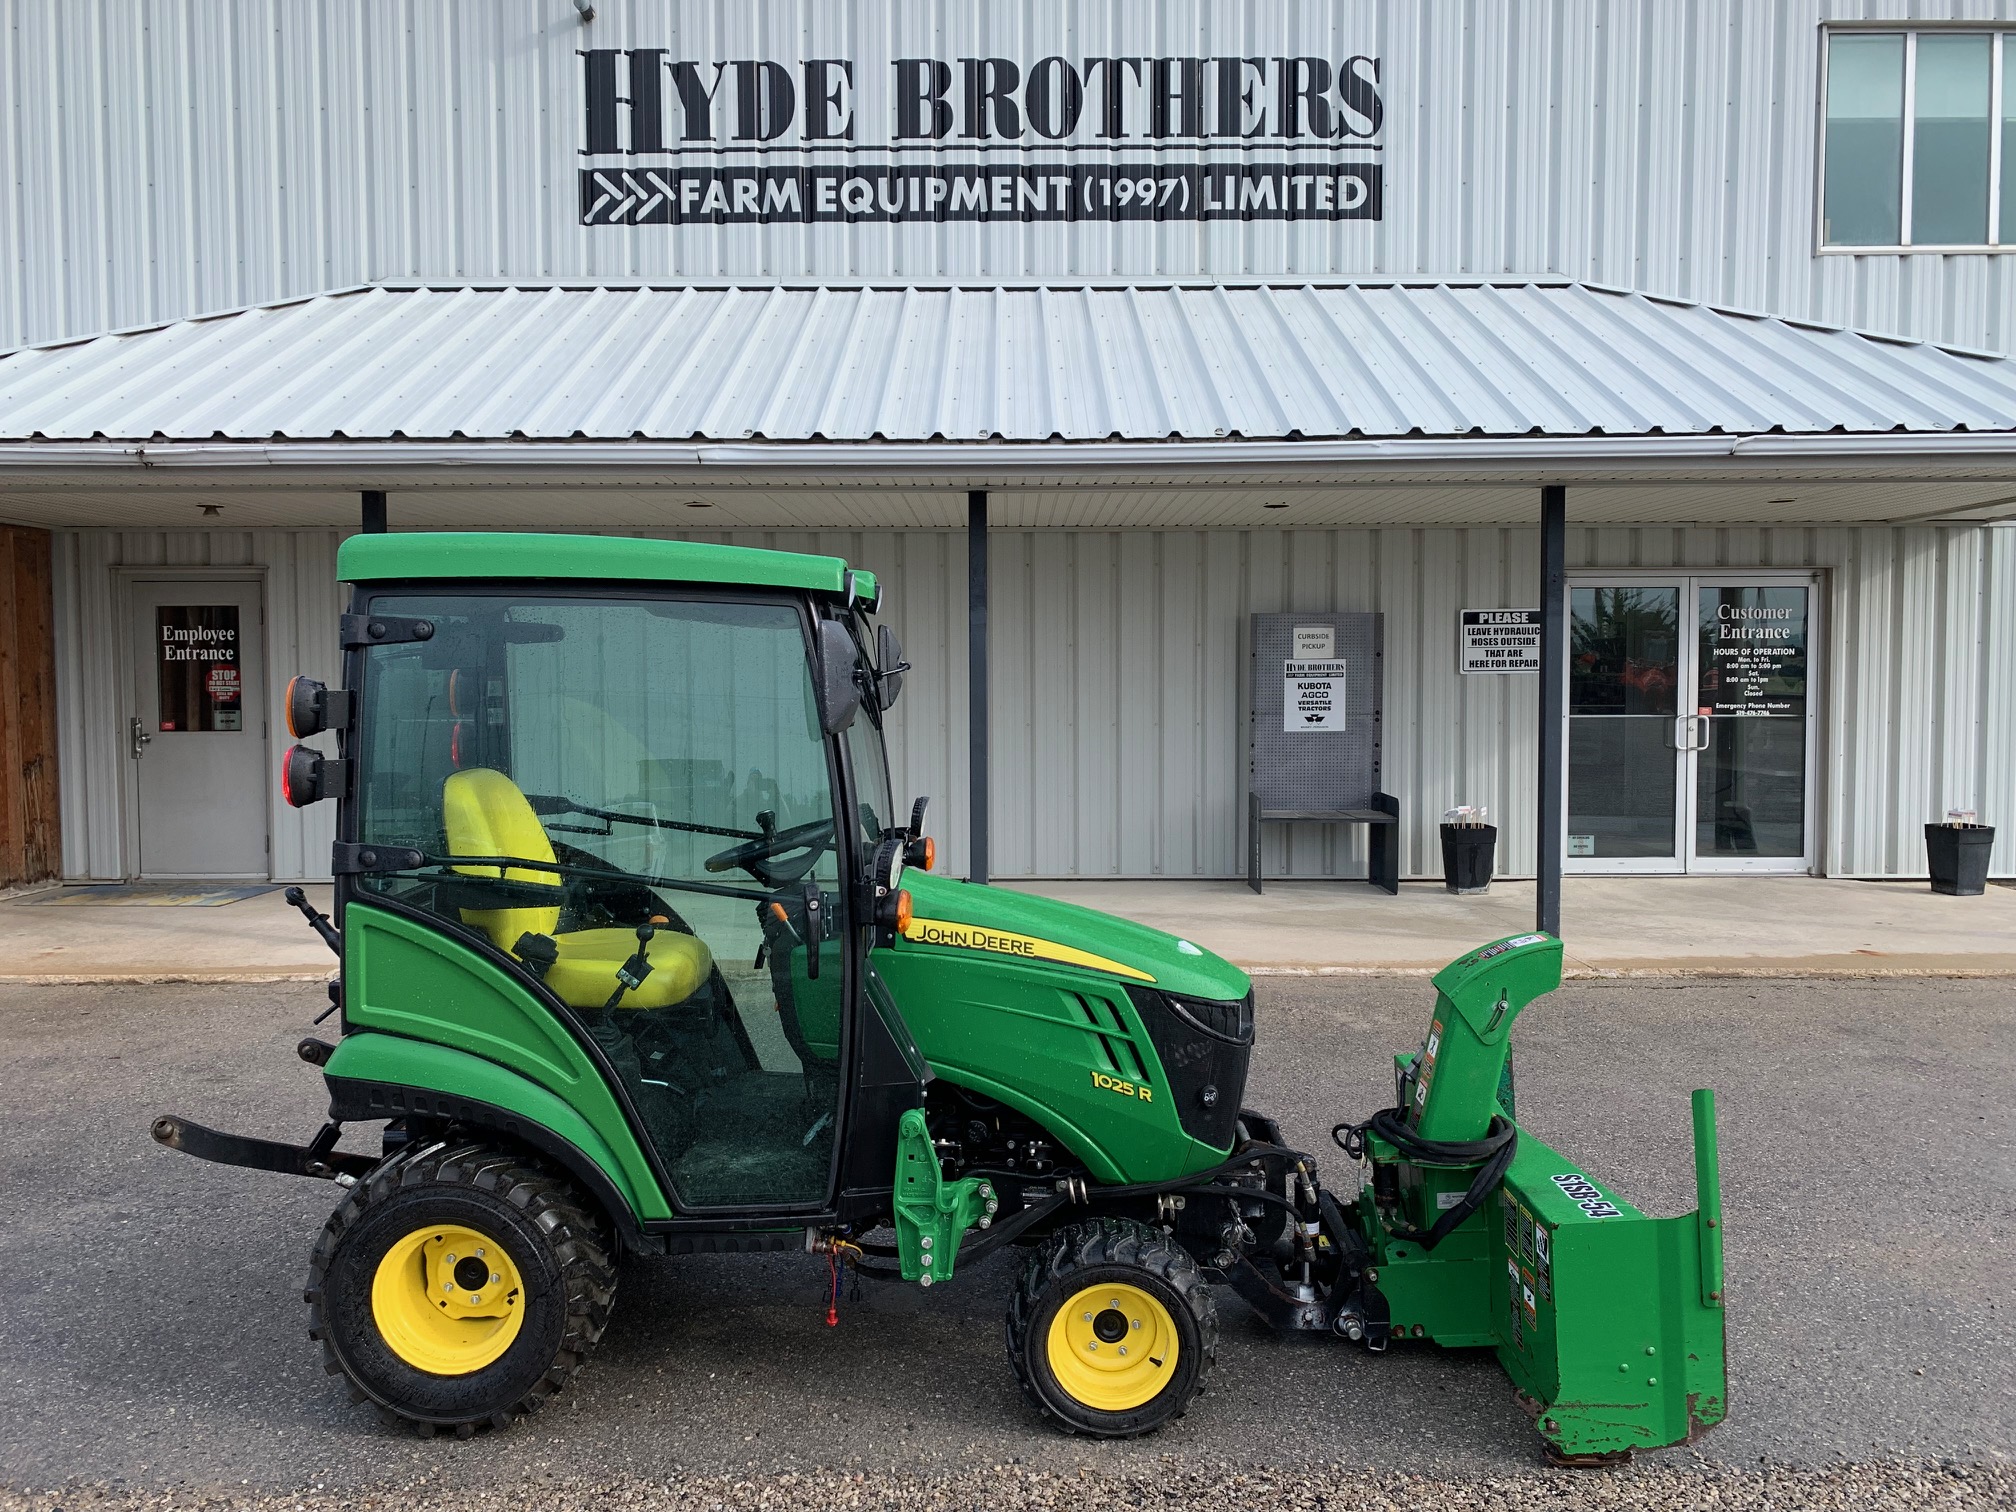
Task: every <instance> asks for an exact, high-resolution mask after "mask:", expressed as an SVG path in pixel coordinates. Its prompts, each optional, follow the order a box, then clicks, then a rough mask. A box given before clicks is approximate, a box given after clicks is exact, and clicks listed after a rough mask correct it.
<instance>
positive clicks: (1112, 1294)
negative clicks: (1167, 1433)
mask: <svg viewBox="0 0 2016 1512" xmlns="http://www.w3.org/2000/svg"><path fill="white" fill-rule="evenodd" d="M1180 1347H1181V1346H1180V1345H1179V1344H1178V1342H1177V1338H1176V1320H1175V1319H1174V1318H1172V1317H1170V1316H1169V1309H1168V1308H1166V1307H1164V1306H1163V1305H1162V1304H1161V1303H1160V1302H1158V1301H1156V1300H1155V1298H1154V1297H1152V1296H1150V1295H1149V1294H1148V1293H1147V1292H1145V1291H1143V1290H1141V1288H1140V1287H1138V1286H1127V1285H1124V1284H1121V1285H1115V1284H1108V1285H1105V1286H1088V1287H1086V1288H1085V1289H1084V1290H1083V1291H1081V1292H1078V1293H1077V1294H1075V1295H1074V1296H1073V1297H1072V1298H1071V1299H1070V1300H1069V1301H1068V1302H1066V1303H1065V1304H1064V1305H1063V1306H1062V1307H1060V1308H1058V1309H1057V1316H1056V1317H1054V1318H1052V1319H1051V1320H1050V1339H1049V1357H1050V1373H1051V1374H1052V1375H1054V1376H1055V1377H1056V1378H1057V1384H1058V1385H1059V1386H1062V1387H1063V1388H1064V1390H1065V1391H1066V1392H1067V1393H1068V1394H1069V1395H1070V1397H1071V1399H1072V1400H1073V1401H1075V1402H1079V1403H1082V1404H1083V1405H1084V1406H1087V1407H1092V1408H1096V1409H1098V1410H1099V1411H1101V1412H1130V1411H1132V1410H1133V1409H1134V1408H1136V1407H1139V1406H1141V1405H1143V1404H1144V1403H1146V1402H1151V1401H1153V1400H1154V1399H1155V1396H1156V1394H1157V1393H1158V1392H1160V1391H1161V1390H1162V1388H1163V1387H1165V1386H1167V1385H1168V1384H1169V1382H1170V1381H1171V1380H1173V1379H1174V1378H1175V1374H1176V1357H1177V1353H1178V1351H1179V1349H1180Z"/></svg>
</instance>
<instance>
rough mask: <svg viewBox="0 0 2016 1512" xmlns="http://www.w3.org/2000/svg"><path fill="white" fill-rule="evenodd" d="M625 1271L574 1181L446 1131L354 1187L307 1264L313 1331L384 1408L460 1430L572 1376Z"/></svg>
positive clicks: (430, 1426)
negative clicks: (453, 1140)
mask: <svg viewBox="0 0 2016 1512" xmlns="http://www.w3.org/2000/svg"><path fill="white" fill-rule="evenodd" d="M615 1288H616V1277H615V1273H614V1271H613V1270H612V1269H611V1267H610V1263H609V1257H608V1254H607V1252H606V1250H605V1249H604V1248H603V1244H602V1241H601V1239H600V1238H599V1237H598V1235H597V1233H596V1231H595V1227H594V1224H593V1223H592V1222H591V1221H590V1219H589V1217H588V1214H587V1211H586V1209H585V1207H584V1205H583V1204H582V1202H581V1199H580V1197H579V1196H578V1194H576V1193H575V1192H574V1190H573V1189H572V1188H571V1187H570V1186H569V1185H568V1184H567V1183H566V1182H565V1181H563V1180H561V1179H560V1178H558V1177H556V1176H554V1175H553V1174H551V1173H550V1172H548V1171H546V1170H544V1169H543V1168H541V1167H539V1166H537V1165H534V1164H533V1163H531V1162H530V1161H528V1160H527V1159H525V1157H523V1156H521V1155H516V1154H511V1153H507V1152H505V1151H501V1150H496V1149H491V1148H488V1147H485V1146H483V1145H473V1144H467V1145H458V1146H452V1147H450V1146H442V1145H436V1146H434V1147H432V1148H423V1149H419V1150H416V1151H414V1152H413V1153H411V1154H409V1155H401V1156H398V1157H396V1158H394V1159H392V1160H388V1161H386V1162H385V1163H384V1164H383V1165H381V1166H379V1167H378V1168H377V1169H376V1170H374V1171H372V1172H371V1174H370V1175H368V1176H366V1177H364V1178H363V1179H361V1180H360V1181H359V1182H358V1183H357V1184H356V1185H355V1186H353V1187H352V1188H351V1189H350V1191H349V1194H348V1195H347V1196H346V1197H345V1198H344V1199H343V1201H342V1203H341V1204H340V1205H339V1206H338V1207H337V1209H336V1211H335V1213H334V1214H332V1215H331V1217H330V1219H329V1222H328V1224H327V1226H326V1227H325V1228H324V1229H323V1230H322V1236H321V1238H320V1239H318V1240H317V1241H316V1243H315V1249H314V1253H313V1254H312V1256H311V1257H310V1260H309V1266H308V1286H307V1291H306V1293H305V1295H306V1297H307V1301H308V1314H309V1328H308V1332H309V1336H310V1337H311V1338H315V1339H319V1340H320V1341H321V1343H322V1350H323V1355H324V1361H325V1368H326V1369H327V1370H328V1371H329V1373H330V1374H332V1375H336V1374H341V1375H343V1376H345V1377H347V1378H348V1379H349V1381H350V1385H351V1388H352V1395H353V1396H354V1397H356V1398H357V1399H358V1400H360V1401H362V1400H369V1401H372V1402H375V1403H377V1405H378V1408H379V1411H380V1413H381V1414H383V1415H384V1416H386V1417H387V1418H388V1419H403V1420H406V1421H408V1422H411V1423H413V1424H415V1425H417V1426H419V1427H420V1428H421V1429H422V1430H423V1431H431V1430H435V1429H442V1428H448V1429H453V1430H454V1431H456V1432H457V1433H460V1434H462V1435H464V1436H467V1435H468V1434H471V1433H473V1432H475V1431H476V1429H477V1428H478V1427H480V1426H482V1425H484V1424H486V1423H487V1424H490V1425H493V1426H495V1427H499V1428H502V1427H504V1426H506V1425H508V1424H509V1423H510V1421H511V1419H512V1417H513V1416H514V1415H516V1414H517V1413H520V1412H527V1411H531V1410H533V1409H534V1408H537V1407H538V1406H540V1405H541V1403H542V1402H543V1401H544V1399H545V1398H546V1397H548V1396H550V1395H552V1394H553V1393H554V1392H555V1391H558V1390H559V1389H560V1388H561V1386H563V1385H564V1384H566V1382H567V1380H568V1378H569V1377H571V1376H572V1375H573V1374H574V1372H575V1371H576V1370H578V1369H579V1368H580V1366H581V1364H582V1362H583V1361H584V1360H585V1359H586V1358H587V1356H588V1353H589V1351H590V1350H591V1349H593V1348H594V1346H595V1342H596V1340H598V1339H599V1338H601V1336H602V1329H603V1326H604V1325H605V1324H606V1323H607V1321H608V1317H609V1304H610V1301H611V1299H612V1298H613V1296H614V1294H615Z"/></svg>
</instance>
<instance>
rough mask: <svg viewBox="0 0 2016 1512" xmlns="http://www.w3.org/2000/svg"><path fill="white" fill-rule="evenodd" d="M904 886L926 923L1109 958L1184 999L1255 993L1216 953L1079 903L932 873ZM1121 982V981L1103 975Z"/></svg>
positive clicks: (966, 954)
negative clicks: (971, 927)
mask: <svg viewBox="0 0 2016 1512" xmlns="http://www.w3.org/2000/svg"><path fill="white" fill-rule="evenodd" d="M903 885H904V887H906V888H908V889H909V892H910V900H911V903H912V905H913V907H914V909H915V911H916V914H917V917H918V918H920V919H949V920H952V921H953V922H954V923H959V924H982V925H985V926H986V927H988V928H989V929H1001V930H1007V931H1010V932H1012V933H1015V934H1024V935H1034V936H1036V937H1037V938H1039V939H1044V940H1052V941H1055V942H1056V943H1057V944H1059V945H1069V946H1071V947H1073V948H1075V949H1078V950H1085V951H1090V952H1091V953H1092V954H1094V955H1101V956H1105V957H1107V958H1108V959H1109V960H1114V961H1118V962H1120V963H1121V964H1123V965H1126V966H1131V967H1133V968H1134V969H1135V970H1136V971H1145V972H1146V973H1147V974H1148V975H1149V976H1151V977H1153V978H1154V979H1155V983H1156V985H1157V986H1159V987H1161V988H1163V989H1164V990H1165V991H1168V992H1178V993H1181V994H1183V995H1184V996H1185V997H1200V998H1220V999H1229V1000H1234V1001H1236V1000H1237V999H1239V998H1243V997H1244V996H1246V994H1247V993H1248V992H1249V991H1251V990H1252V986H1253V983H1252V981H1251V980H1250V979H1249V978H1248V977H1247V975H1246V973H1245V972H1243V971H1241V970H1240V969H1239V968H1238V967H1237V966H1234V965H1233V964H1232V963H1231V962H1229V961H1226V960H1223V959H1221V958H1220V957H1218V956H1215V955H1213V954H1212V953H1211V952H1210V951H1208V950H1204V949H1201V948H1199V947H1198V946H1196V945H1189V947H1188V949H1185V948H1184V947H1185V945H1186V944H1187V943H1188V942H1186V941H1181V940H1178V939H1177V938H1176V936H1174V935H1171V934H1164V933H1163V932H1162V931H1161V930H1159V929H1150V928H1149V927H1148V926H1147V925H1146V924H1136V923H1134V922H1133V921H1132V920H1130V919H1117V918H1115V917H1114V916H1113V915H1112V914H1104V913H1100V912H1098V911H1097V910H1096V909H1090V908H1082V907H1080V906H1079V905H1078V904H1076V903H1063V902H1059V901H1058V900H1057V899H1055V898H1044V897H1039V896H1037V895H1036V894H1035V893H1025V892H1016V891H1014V890H1013V889H1010V888H1006V887H986V886H976V885H975V884H973V883H971V882H961V881H958V880H957V879H956V878H952V877H940V876H934V875H933V874H931V873H929V872H917V871H911V872H905V873H904V874H903ZM895 951H896V953H897V954H903V955H908V954H911V953H914V952H925V953H933V954H942V955H948V956H951V957H953V958H955V959H959V960H969V959H971V958H973V957H974V956H976V955H978V954H979V952H975V951H970V950H945V949H941V948H940V947H937V946H931V945H918V944H915V943H914V942H912V941H909V940H901V941H898V942H897V945H896V947H895ZM1104 980H1106V981H1108V982H1113V983H1117V982H1119V981H1120V980H1122V979H1121V978H1115V977H1110V976H1109V977H1105V978H1104ZM906 1011H907V1008H906Z"/></svg>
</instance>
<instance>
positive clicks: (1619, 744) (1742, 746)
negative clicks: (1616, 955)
mask: <svg viewBox="0 0 2016 1512" xmlns="http://www.w3.org/2000/svg"><path fill="white" fill-rule="evenodd" d="M1814 588H1815V580H1814V579H1813V577H1812V575H1811V574H1807V573H1801V574H1796V575H1794V574H1784V573H1754V572H1753V573H1730V574H1720V573H1718V574H1713V575H1708V574H1702V575H1692V576H1682V575H1664V574H1662V575H1657V576H1654V575H1651V574H1613V575H1608V576H1597V575H1594V574H1591V575H1585V576H1580V577H1576V578H1573V579H1571V580H1570V583H1569V587H1568V716H1567V717H1568V740H1567V744H1568V794H1567V803H1566V805H1565V807H1566V810H1567V831H1566V837H1565V841H1566V843H1565V845H1564V846H1563V852H1562V853H1563V858H1564V866H1565V869H1567V870H1569V871H1581V872H1725V871H1761V872H1803V871H1808V870H1810V869H1811V864H1812V858H1813V823H1812V812H1813V804H1812V792H1813V782H1812V776H1813V764H1814V763H1813V746H1814V741H1813V705H1812V699H1811V698H1810V697H1809V696H1808V688H1809V679H1810V672H1811V664H1810V646H1811V642H1812V630H1813V624H1812V621H1813V612H1814Z"/></svg>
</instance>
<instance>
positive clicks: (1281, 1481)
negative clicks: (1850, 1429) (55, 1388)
mask: <svg viewBox="0 0 2016 1512" xmlns="http://www.w3.org/2000/svg"><path fill="white" fill-rule="evenodd" d="M2012 1505H2016V1475H2012V1474H2011V1473H2010V1471H2009V1469H2008V1467H2007V1466H1997V1467H1982V1466H1965V1465H1941V1464H1937V1463H1919V1464H1889V1465H1846V1466H1840V1467H1838V1468H1835V1469H1832V1470H1786V1469H1766V1470H1728V1469H1706V1468H1703V1469H1679V1468H1675V1467H1671V1466H1665V1465H1661V1466H1657V1467H1649V1468H1641V1467H1637V1466H1632V1467H1629V1468H1626V1469H1622V1470H1604V1471H1598V1472H1593V1473H1592V1472H1587V1471H1584V1472H1578V1473H1572V1474H1571V1473H1568V1472H1555V1473H1553V1474H1551V1475H1545V1476H1542V1475H1533V1474H1528V1475H1518V1476H1503V1475H1499V1476H1480V1477H1477V1478H1475V1479H1452V1478H1440V1477H1431V1476H1424V1475H1413V1474H1406V1473H1403V1472H1394V1471H1388V1472H1386V1473H1383V1474H1382V1473H1379V1472H1376V1471H1371V1470H1365V1469H1351V1468H1348V1467H1345V1466H1341V1465H1320V1466H1313V1467H1311V1468H1308V1469H1306V1470H1297V1471H1292V1472H1285V1471H1270V1470H1254V1469H1250V1468H1244V1469H1242V1468H1239V1467H1236V1466H1230V1465H1223V1464H1210V1465H1198V1464H1188V1463H1184V1462H1182V1461H1180V1460H1177V1459H1175V1458H1173V1457H1171V1458H1169V1459H1167V1460H1166V1461H1165V1462H1164V1463H1163V1464H1162V1465H1160V1466H1158V1467H1157V1468H1155V1469H1153V1470H1130V1471H1127V1472H1125V1473H1122V1474H1119V1475H1100V1474H1096V1473H1094V1472H1093V1471H1092V1470H1090V1469H1081V1470H1079V1471H1078V1472H1077V1473H1076V1474H1058V1473H1048V1472H1042V1471H1033V1472H1032V1471H1027V1470H1021V1469H1017V1468H1015V1467H1013V1466H1007V1465H996V1466H991V1467H989V1468H988V1469H985V1470H969V1471H967V1472H965V1473H964V1474H961V1475H953V1476H939V1477H919V1476H911V1475H894V1474H881V1475H871V1474H867V1473H865V1472H857V1473H855V1474H852V1475H843V1474H837V1473H834V1472H831V1471H828V1472H824V1473H813V1474H797V1473H793V1472H786V1473H784V1474H782V1475H751V1476H677V1477H673V1478H669V1479H665V1480H653V1481H642V1480H617V1481H578V1480H564V1479H557V1478H556V1479H545V1480H536V1481H527V1482H525V1483H522V1484H520V1485H516V1486H511V1487H495V1488H491V1489H488V1490H483V1491H477V1492H473V1493H471V1492H466V1491H460V1490H451V1489H446V1488H443V1487H442V1486H441V1485H440V1484H439V1482H438V1481H431V1482H429V1481H422V1482H416V1483H414V1484H412V1485H407V1486H396V1487H386V1488H384V1489H383V1490H378V1491H371V1492H366V1493H363V1494H359V1495H349V1496H342V1495H330V1494H328V1493H326V1492H321V1491H310V1492H306V1493H302V1494H297V1495H288V1494H284V1493H280V1494H275V1493H263V1494H262V1493H257V1492H244V1491H235V1492H234V1491H195V1490H189V1489H176V1490H168V1491H127V1490H116V1489H100V1488H75V1487H72V1488H67V1489H65V1490H62V1491H54V1492H51V1491H45V1492H40V1493H35V1492H28V1493H18V1494H10V1493H7V1492H0V1512H159V1509H166V1508H171V1507H172V1508H175V1509H178V1512H364V1509H381V1508H382V1509H386V1512H394V1509H396V1512H520V1509H522V1508H525V1507H527V1506H533V1507H539V1508H544V1509H552V1512H571V1509H574V1508H588V1507H594V1508H606V1507H661V1508H692V1509H693V1512H715V1509H720V1512H742V1509H745V1508H752V1509H753V1508H764V1509H770V1508H785V1507H808V1506H816V1507H822V1508H883V1507H890V1508H905V1509H911V1512H937V1509H945V1512H952V1509H958V1512H980V1509H991V1508H1017V1509H1022V1508H1028V1509H1040V1508H1046V1507H1060V1508H1061V1507H1069V1508H1074V1509H1075V1508H1083V1507H1087V1506H1092V1507H1172V1508H1173V1507H1227V1508H1265V1509H1268V1512H1297V1509H1302V1508H1334V1509H1338V1512H1342V1509H1345V1508H1350V1509H1353V1512H1417V1509H1418V1512H1430V1509H1433V1512H1529V1509H1539V1508H1544V1509H1546V1512H1609V1509H1617V1512H1623V1509H1638V1508H1648V1507H1659V1508H1667V1507H1671V1508H1681V1507H1689V1508H1713V1509H1715V1512H1918V1509H1932V1508H1938V1509H1942V1512H1972V1509H1974V1508H1983V1509H1986V1508H2003V1507H2009V1506H2012Z"/></svg>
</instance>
